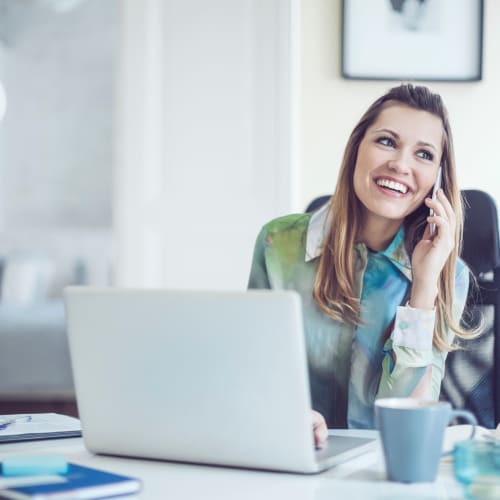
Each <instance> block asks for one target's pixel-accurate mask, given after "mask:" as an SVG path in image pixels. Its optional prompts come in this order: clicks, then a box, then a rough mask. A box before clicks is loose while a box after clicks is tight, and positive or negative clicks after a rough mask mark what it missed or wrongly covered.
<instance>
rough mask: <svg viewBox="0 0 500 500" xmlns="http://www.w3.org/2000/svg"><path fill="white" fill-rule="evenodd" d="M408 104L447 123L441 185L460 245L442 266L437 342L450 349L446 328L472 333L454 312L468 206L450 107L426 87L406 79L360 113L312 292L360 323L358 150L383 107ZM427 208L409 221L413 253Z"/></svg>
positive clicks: (337, 315)
mask: <svg viewBox="0 0 500 500" xmlns="http://www.w3.org/2000/svg"><path fill="white" fill-rule="evenodd" d="M395 104H403V105H405V106H409V107H411V108H413V109H416V110H421V111H427V112H428V113H431V114H433V115H435V116H437V117H439V118H440V119H441V122H442V124H443V156H442V159H441V166H442V189H443V190H444V193H445V195H446V196H447V198H448V200H449V201H450V204H451V206H452V207H453V210H454V211H455V215H456V228H455V246H454V249H453V251H452V252H451V254H450V256H449V258H448V260H447V261H446V264H445V266H444V268H443V270H442V271H441V275H440V278H439V282H438V298H437V304H436V326H435V329H434V339H433V343H434V346H435V347H436V348H438V349H440V350H450V349H452V347H451V346H450V345H449V343H448V341H447V335H446V327H448V328H450V329H451V330H453V331H454V332H455V333H456V334H457V335H458V336H460V337H469V336H470V334H469V333H468V332H467V331H466V330H464V329H462V328H461V327H460V325H458V324H456V322H455V321H454V319H453V315H452V304H453V299H454V289H455V268H456V263H457V259H458V256H459V252H460V249H461V245H462V232H463V210H462V198H461V194H460V190H459V188H458V185H457V180H456V170H455V154H454V150H453V139H452V134H451V128H450V124H449V121H448V112H447V111H446V108H445V106H444V104H443V101H442V99H441V97H440V96H439V95H438V94H434V93H432V92H431V91H430V90H429V89H428V88H427V87H423V86H414V85H411V84H403V85H400V86H398V87H394V88H392V89H390V90H389V91H388V92H387V93H386V94H385V95H383V96H382V97H380V98H379V99H377V100H376V101H375V102H374V103H373V104H372V105H371V106H370V107H369V108H368V110H367V111H366V112H365V114H364V115H363V116H362V117H361V119H360V121H359V122H358V124H357V125H356V127H355V128H354V130H353V131H352V133H351V136H350V137H349V140H348V142H347V146H346V148H345V151H344V157H343V159H342V164H341V167H340V172H339V177H338V181H337V187H336V190H335V192H334V194H333V196H332V200H331V207H330V214H329V216H330V221H331V225H330V228H329V231H328V233H327V236H326V239H325V242H324V247H323V252H322V254H321V256H320V258H319V264H318V271H317V274H316V280H315V283H314V288H313V296H314V299H315V301H316V303H317V304H318V306H319V307H320V309H321V310H322V311H323V312H324V313H325V314H327V315H328V316H330V317H331V318H333V319H335V320H338V321H341V322H345V323H350V324H353V325H358V324H359V323H360V300H359V299H358V298H357V297H356V293H355V282H354V276H355V269H354V259H353V256H354V245H355V243H356V238H357V236H358V234H359V232H360V230H361V224H362V205H361V202H360V201H359V199H358V198H357V196H356V194H355V192H354V185H353V176H354V168H355V165H356V159H357V156H358V149H359V145H360V143H361V141H362V140H363V138H364V136H365V133H366V131H367V129H368V128H369V127H370V126H371V125H372V124H373V123H374V122H375V121H376V119H377V118H378V116H379V114H380V113H381V111H383V110H384V109H386V108H388V107H390V106H392V105H395ZM427 216H428V208H427V207H426V206H425V205H424V204H422V205H421V206H420V207H419V208H418V209H417V210H415V211H414V212H412V213H411V214H410V215H408V216H407V217H406V219H405V221H404V226H405V245H406V250H407V252H408V254H409V255H411V254H412V253H413V249H414V248H415V245H416V244H417V243H418V242H419V241H420V239H421V238H422V234H423V232H424V229H425V226H426V224H427V220H426V219H427Z"/></svg>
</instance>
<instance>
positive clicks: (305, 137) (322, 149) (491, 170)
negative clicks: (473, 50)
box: [299, 0, 500, 207]
mask: <svg viewBox="0 0 500 500" xmlns="http://www.w3.org/2000/svg"><path fill="white" fill-rule="evenodd" d="M301 13H302V25H301V29H302V53H301V58H302V93H301V99H302V102H301V114H302V116H301V123H302V132H301V133H302V143H301V150H302V153H301V165H300V191H299V193H300V194H299V196H300V201H301V203H302V205H303V206H305V205H306V204H307V202H308V201H309V200H310V199H311V198H313V197H314V196H317V195H318V194H324V193H329V192H331V191H332V190H333V187H334V185H335V182H336V176H337V171H338V166H339V164H340V161H341V157H342V153H343V149H344V146H345V143H346V141H347V138H348V135H349V134H350V132H351V130H352V128H353V126H354V125H355V124H356V122H357V120H358V119H359V117H360V116H361V114H362V113H363V112H364V110H365V109H366V107H367V106H368V105H369V104H370V103H371V102H372V101H373V100H374V99H376V98H377V97H378V96H379V95H380V94H382V93H383V92H385V90H387V89H388V88H390V87H392V86H393V85H394V84H395V82H390V81H384V82H376V81H373V82H371V81H356V80H345V79H343V78H342V77H341V68H340V54H341V13H342V1H341V0H302V4H301ZM499 21H500V2H499V1H498V0H485V14H484V33H483V80H482V81H480V82H469V83H467V82H465V83H459V82H458V83H439V82H429V83H428V85H429V86H430V87H432V88H433V89H434V90H435V91H437V92H439V93H440V94H441V95H442V96H443V98H444V100H445V102H446V105H447V107H448V110H449V113H450V120H451V125H452V129H453V133H454V139H455V150H456V157H457V166H458V176H459V181H460V185H461V187H462V188H477V189H484V190H486V191H488V192H490V193H491V194H492V195H493V196H494V197H495V198H496V201H497V204H498V205H499V207H500V182H499V181H498V179H499V178H500V151H499V146H500V30H499V29H498V22H499ZM396 83H397V82H396Z"/></svg>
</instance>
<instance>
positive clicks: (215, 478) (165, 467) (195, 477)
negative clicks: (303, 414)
mask: <svg viewBox="0 0 500 500" xmlns="http://www.w3.org/2000/svg"><path fill="white" fill-rule="evenodd" d="M458 427H468V426H458ZM334 432H336V433H339V434H343V433H346V432H351V431H334ZM352 432H353V433H356V434H361V435H367V434H368V435H373V434H374V431H352ZM454 435H456V433H455V434H454ZM124 438H125V439H126V436H124ZM16 454H30V455H31V454H58V455H59V454H60V455H63V456H64V457H65V458H66V460H67V461H70V462H75V463H77V464H80V465H87V466H90V467H96V468H101V469H105V470H109V471H111V472H117V473H122V474H126V475H129V476H135V477H138V478H140V479H142V481H143V490H142V492H141V493H140V494H139V495H138V496H137V497H136V498H139V499H141V500H161V499H163V498H169V499H175V500H184V499H185V500H194V499H196V500H198V499H203V500H210V499H214V500H215V499H217V500H225V499H227V500H241V499H245V500H246V499H248V500H250V499H251V500H277V499H286V500H323V499H324V500H342V499H349V500H358V499H363V500H364V499H384V500H401V499H403V500H418V499H426V500H433V499H436V500H438V499H439V500H445V499H446V500H452V499H453V500H455V499H462V498H464V496H463V494H462V489H461V486H460V485H459V484H458V483H457V482H456V481H455V480H454V478H453V471H452V462H451V460H450V459H447V458H444V459H443V460H442V462H441V466H440V472H439V477H438V479H437V480H436V481H435V482H434V483H420V484H401V483H393V482H389V481H386V480H385V471H384V465H383V459H382V455H381V450H380V447H378V449H377V450H376V451H373V452H370V453H367V454H365V455H363V456H361V457H358V458H356V459H353V460H351V461H349V462H347V463H345V464H342V465H339V466H337V467H335V468H333V469H330V470H329V471H326V472H323V473H321V474H317V475H313V476H303V475H297V474H285V473H276V472H259V471H244V470H238V469H230V468H223V467H210V466H196V465H188V464H177V463H168V462H160V461H152V460H138V459H128V458H117V457H108V456H97V455H93V454H91V453H89V452H88V451H87V450H86V449H85V447H84V445H83V440H82V439H80V438H76V439H75V438H73V439H58V440H52V441H32V442H25V443H11V444H1V445H0V456H2V457H4V456H6V455H9V456H11V455H16ZM128 498H131V497H128Z"/></svg>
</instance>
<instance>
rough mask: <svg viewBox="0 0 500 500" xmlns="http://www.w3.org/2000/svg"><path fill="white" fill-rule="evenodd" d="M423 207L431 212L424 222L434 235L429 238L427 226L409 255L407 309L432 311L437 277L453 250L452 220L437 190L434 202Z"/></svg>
mask: <svg viewBox="0 0 500 500" xmlns="http://www.w3.org/2000/svg"><path fill="white" fill-rule="evenodd" d="M425 204H426V206H427V207H428V208H432V209H433V210H434V215H432V216H429V217H427V222H428V223H433V224H435V225H436V234H435V236H434V237H431V235H430V227H429V224H427V227H426V228H425V231H424V235H423V237H422V239H421V240H420V241H419V242H418V244H417V245H416V247H415V249H414V251H413V255H412V258H411V263H412V273H413V284H412V291H411V297H410V305H411V306H412V307H417V308H422V309H432V308H433V307H434V302H435V300H436V297H437V284H438V279H439V275H440V274H441V271H442V269H443V267H444V265H445V263H446V261H447V260H448V257H449V256H450V254H451V252H452V250H453V248H454V246H455V227H456V217H455V212H454V211H453V208H452V206H451V204H450V202H449V201H448V198H446V196H445V194H444V192H443V190H442V189H439V190H438V192H437V194H436V199H435V200H432V199H431V198H426V199H425Z"/></svg>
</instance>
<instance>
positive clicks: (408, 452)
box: [375, 398, 477, 483]
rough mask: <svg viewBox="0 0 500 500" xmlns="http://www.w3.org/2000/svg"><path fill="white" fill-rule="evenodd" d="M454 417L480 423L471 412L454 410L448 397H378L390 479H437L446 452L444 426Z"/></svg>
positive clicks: (378, 418) (377, 409) (377, 413)
mask: <svg viewBox="0 0 500 500" xmlns="http://www.w3.org/2000/svg"><path fill="white" fill-rule="evenodd" d="M454 418H463V419H465V420H466V421H467V422H469V423H470V424H472V425H473V426H475V425H477V420H476V417H474V415H473V414H472V413H471V412H469V411H466V410H453V409H452V407H451V405H450V403H447V402H445V401H426V400H420V399H415V398H386V399H378V400H376V401H375V420H376V424H377V428H378V430H379V431H380V437H381V439H382V447H383V450H384V458H385V465H386V469H387V476H388V479H390V480H391V481H400V482H405V483H415V482H430V481H434V480H435V479H436V475H437V471H438V466H439V460H440V459H441V457H442V456H443V453H442V447H443V437H444V430H445V428H446V427H447V426H448V424H449V423H450V421H451V420H452V419H454ZM475 430H476V428H475V427H472V432H471V435H470V436H469V438H472V437H473V436H474V433H475ZM450 452H451V451H450Z"/></svg>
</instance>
